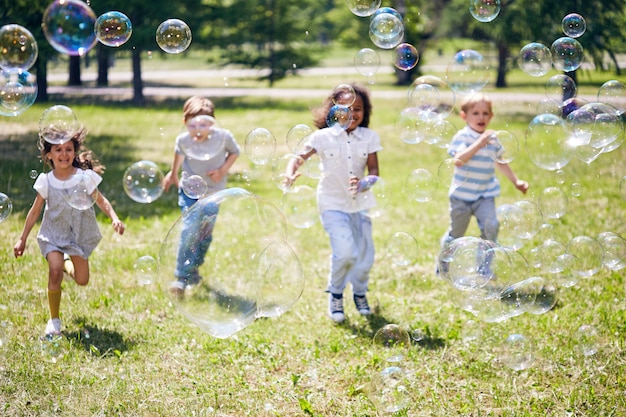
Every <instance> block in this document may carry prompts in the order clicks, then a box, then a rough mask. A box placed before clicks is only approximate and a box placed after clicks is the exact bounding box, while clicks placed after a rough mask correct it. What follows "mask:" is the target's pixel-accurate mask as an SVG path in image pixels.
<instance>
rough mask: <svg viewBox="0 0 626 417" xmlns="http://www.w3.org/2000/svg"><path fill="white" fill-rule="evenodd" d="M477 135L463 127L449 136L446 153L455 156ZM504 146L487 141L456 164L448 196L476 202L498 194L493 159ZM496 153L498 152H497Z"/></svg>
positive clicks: (467, 127) (497, 156)
mask: <svg viewBox="0 0 626 417" xmlns="http://www.w3.org/2000/svg"><path fill="white" fill-rule="evenodd" d="M479 137H480V133H478V132H476V131H475V130H472V129H471V128H470V127H469V126H465V127H464V128H463V129H461V130H459V131H458V132H457V134H456V135H454V137H453V138H452V143H451V144H450V147H449V150H448V153H449V154H450V156H451V157H453V158H454V157H455V155H456V154H457V153H460V152H463V151H464V150H465V149H467V148H468V147H469V146H470V145H471V144H472V143H474V142H475V141H476V140H477V139H478V138H479ZM502 153H504V148H502V147H499V149H498V148H497V147H496V145H495V144H492V143H488V144H487V145H486V146H484V147H482V148H481V149H479V150H478V151H477V152H476V153H475V154H474V156H472V158H471V159H470V160H469V161H467V162H466V163H465V164H464V165H463V166H461V167H458V166H457V167H456V168H455V170H454V179H453V180H452V184H451V185H450V191H449V193H448V195H449V196H450V197H454V198H458V199H459V200H463V201H476V200H478V199H479V198H481V197H483V198H491V197H497V196H499V195H500V182H499V181H498V178H496V176H495V167H496V162H495V160H496V159H497V158H499V157H501V156H502V155H501V154H502ZM499 154H500V155H499Z"/></svg>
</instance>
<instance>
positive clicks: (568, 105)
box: [561, 93, 589, 117]
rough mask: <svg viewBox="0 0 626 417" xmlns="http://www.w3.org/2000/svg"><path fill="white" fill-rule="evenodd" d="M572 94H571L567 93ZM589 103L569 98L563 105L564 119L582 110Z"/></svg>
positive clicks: (580, 99) (576, 98) (578, 98)
mask: <svg viewBox="0 0 626 417" xmlns="http://www.w3.org/2000/svg"><path fill="white" fill-rule="evenodd" d="M566 94H571V93H566ZM587 103H589V102H588V101H587V100H585V99H583V98H580V97H572V98H568V99H567V100H565V101H564V102H563V103H562V104H561V113H562V116H563V117H567V116H568V115H569V114H570V113H571V112H573V111H575V110H578V109H580V108H582V107H583V106H584V105H585V104H587Z"/></svg>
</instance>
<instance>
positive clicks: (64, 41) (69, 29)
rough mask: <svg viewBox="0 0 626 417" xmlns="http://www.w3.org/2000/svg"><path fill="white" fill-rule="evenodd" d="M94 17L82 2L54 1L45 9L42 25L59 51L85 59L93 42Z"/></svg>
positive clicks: (78, 0) (50, 41) (45, 33)
mask: <svg viewBox="0 0 626 417" xmlns="http://www.w3.org/2000/svg"><path fill="white" fill-rule="evenodd" d="M95 24H96V14H95V13H94V11H93V10H92V9H91V8H90V7H89V5H88V4H87V3H85V2H83V1H81V0H55V1H53V2H52V3H50V5H49V6H48V8H47V9H46V11H45V12H44V15H43V21H42V23H41V26H42V28H43V33H44V35H45V36H46V39H47V40H48V42H49V43H50V45H52V47H53V48H54V49H56V50H57V51H58V52H60V53H62V54H66V55H73V56H84V55H85V54H86V53H87V52H89V51H90V50H91V48H93V47H94V46H95V45H96V43H97V39H96V35H95V33H94V30H93V29H94V26H95Z"/></svg>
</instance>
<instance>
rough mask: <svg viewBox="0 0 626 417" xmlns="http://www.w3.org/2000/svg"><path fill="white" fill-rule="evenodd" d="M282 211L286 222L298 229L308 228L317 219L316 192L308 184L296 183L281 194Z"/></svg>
mask: <svg viewBox="0 0 626 417" xmlns="http://www.w3.org/2000/svg"><path fill="white" fill-rule="evenodd" d="M282 209H283V213H285V217H286V219H287V223H289V224H290V225H292V226H293V227H296V228H298V229H308V228H309V227H312V226H313V225H315V224H316V223H317V222H318V220H319V212H318V209H317V194H316V191H315V189H314V188H312V187H310V186H308V185H296V186H295V187H292V188H290V189H289V190H287V192H285V194H283V201H282Z"/></svg>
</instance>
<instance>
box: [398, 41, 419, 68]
mask: <svg viewBox="0 0 626 417" xmlns="http://www.w3.org/2000/svg"><path fill="white" fill-rule="evenodd" d="M394 52H395V54H394V60H393V65H395V67H396V68H398V69H399V70H402V71H409V70H411V69H413V68H415V66H416V65H417V63H418V61H419V59H420V56H419V52H418V51H417V48H415V47H414V46H413V45H411V44H410V43H401V44H400V45H398V46H396V48H395V49H394Z"/></svg>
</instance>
